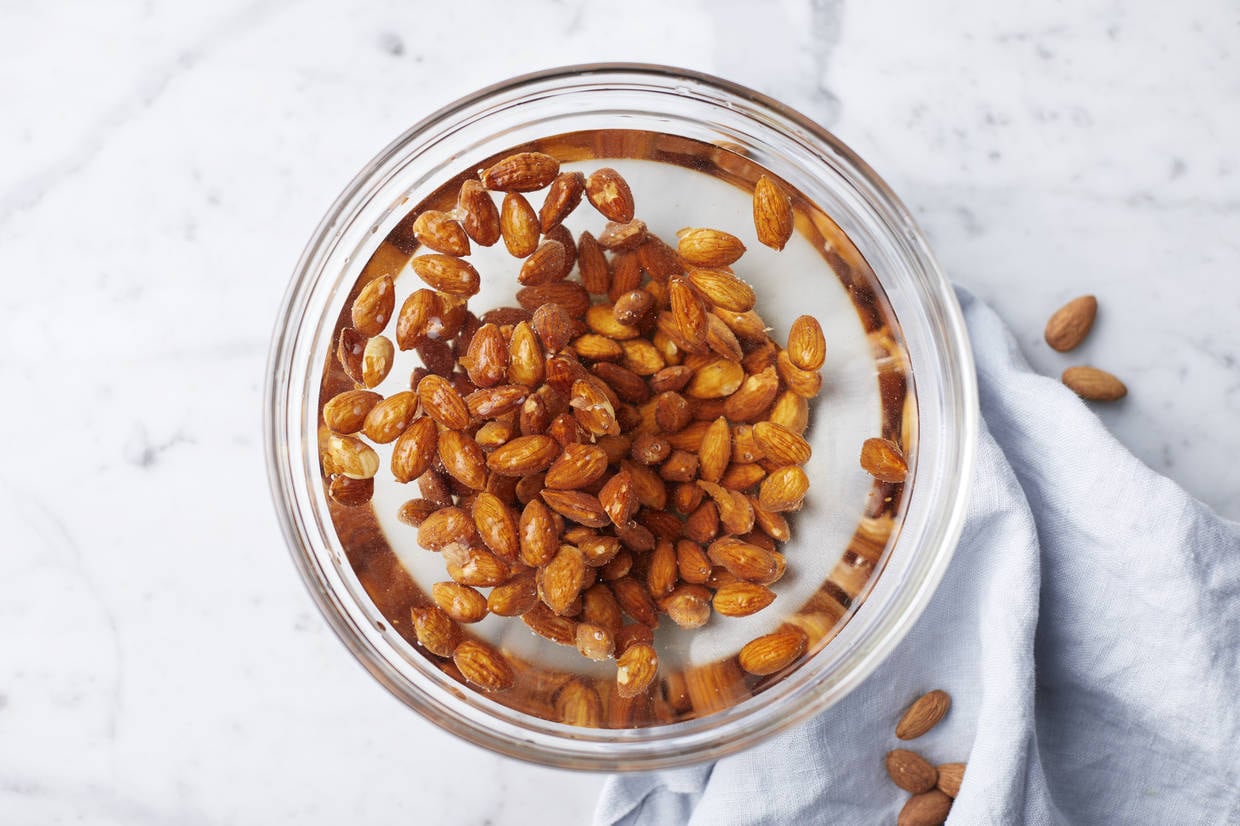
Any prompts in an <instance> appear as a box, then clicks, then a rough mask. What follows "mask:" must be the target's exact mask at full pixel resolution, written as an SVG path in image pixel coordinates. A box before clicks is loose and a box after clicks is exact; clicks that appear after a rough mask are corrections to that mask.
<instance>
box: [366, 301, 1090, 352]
mask: <svg viewBox="0 0 1240 826" xmlns="http://www.w3.org/2000/svg"><path fill="white" fill-rule="evenodd" d="M1097 315H1098V299H1097V298H1095V297H1094V296H1092V295H1083V296H1081V297H1079V298H1074V299H1072V300H1071V301H1069V302H1068V303H1067V304H1065V305H1063V306H1062V307H1060V308H1059V309H1058V310H1056V311H1055V313H1054V314H1053V315H1052V316H1051V317H1050V320H1048V321H1047V322H1046V334H1045V335H1046V343H1047V344H1049V345H1050V346H1051V349H1053V350H1058V351H1059V352H1061V353H1066V352H1068V351H1069V350H1072V349H1074V348H1075V347H1077V346H1078V345H1080V343H1081V342H1082V341H1084V340H1085V336H1087V335H1089V331H1090V329H1091V328H1092V327H1093V326H1094V319H1095V318H1096V317H1097ZM353 326H355V327H356V326H357V325H356V323H355V324H354V325H353Z"/></svg>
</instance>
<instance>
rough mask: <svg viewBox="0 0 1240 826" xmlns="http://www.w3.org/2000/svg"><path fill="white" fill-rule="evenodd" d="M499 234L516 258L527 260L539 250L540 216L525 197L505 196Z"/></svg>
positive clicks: (500, 212) (509, 251)
mask: <svg viewBox="0 0 1240 826" xmlns="http://www.w3.org/2000/svg"><path fill="white" fill-rule="evenodd" d="M499 232H500V236H501V237H502V238H503V239H504V247H505V248H507V250H508V254H509V255H512V256H513V257H514V258H525V257H526V256H527V255H530V254H531V253H533V252H534V250H535V249H537V248H538V235H539V226H538V215H537V214H536V213H535V212H534V208H533V207H532V206H530V202H529V201H527V200H525V198H524V197H523V196H521V195H518V194H517V193H515V192H509V193H508V194H507V195H505V196H504V202H503V205H502V206H501V207H500V211H499Z"/></svg>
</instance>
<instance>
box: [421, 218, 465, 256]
mask: <svg viewBox="0 0 1240 826" xmlns="http://www.w3.org/2000/svg"><path fill="white" fill-rule="evenodd" d="M413 236H414V237H415V238H417V239H418V242H419V243H420V244H422V245H423V246H424V247H427V248H429V249H432V250H434V251H435V252H442V253H445V254H447V255H469V236H468V235H466V234H465V229H464V228H463V227H462V226H461V225H460V224H458V223H457V222H456V221H455V220H454V219H453V218H452V216H450V215H448V214H447V213H446V212H440V211H439V210H435V209H428V210H427V211H426V212H423V213H422V214H421V215H419V216H418V217H417V220H415V221H414V222H413Z"/></svg>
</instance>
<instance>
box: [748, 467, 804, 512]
mask: <svg viewBox="0 0 1240 826" xmlns="http://www.w3.org/2000/svg"><path fill="white" fill-rule="evenodd" d="M808 490H809V478H808V477H807V476H806V475H805V471H804V470H802V469H801V467H800V466H799V465H785V466H784V467H781V468H778V469H776V470H773V471H771V473H770V475H769V476H767V477H766V478H765V479H763V480H762V485H761V487H759V488H758V503H759V504H760V505H761V506H762V507H763V508H764V509H766V510H768V511H771V512H772V513H781V512H783V511H791V510H797V509H798V508H800V507H801V502H802V501H803V500H804V499H805V494H806V492H807V491H808Z"/></svg>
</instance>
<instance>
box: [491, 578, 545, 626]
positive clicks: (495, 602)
mask: <svg viewBox="0 0 1240 826" xmlns="http://www.w3.org/2000/svg"><path fill="white" fill-rule="evenodd" d="M537 604H538V589H537V587H536V586H535V584H534V575H533V574H526V575H523V576H517V577H513V578H512V579H510V580H509V581H508V582H505V583H503V584H502V585H496V586H495V587H494V588H492V589H491V592H490V593H489V594H487V610H488V611H490V612H491V613H492V614H495V615H496V616H499V617H519V616H521V615H522V614H524V613H525V612H526V611H529V610H530V609H531V608H533V607H534V606H535V605H537Z"/></svg>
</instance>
